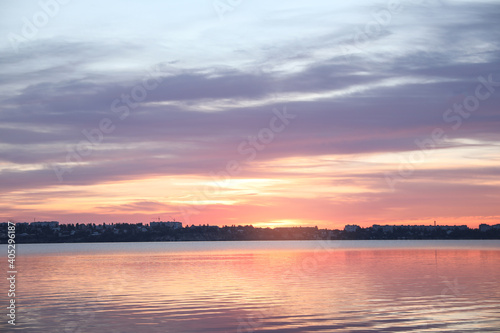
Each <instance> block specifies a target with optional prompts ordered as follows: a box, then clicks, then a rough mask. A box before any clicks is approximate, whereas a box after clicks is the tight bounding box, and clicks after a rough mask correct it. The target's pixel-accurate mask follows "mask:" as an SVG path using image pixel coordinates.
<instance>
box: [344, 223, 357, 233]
mask: <svg viewBox="0 0 500 333" xmlns="http://www.w3.org/2000/svg"><path fill="white" fill-rule="evenodd" d="M359 229H360V227H359V225H355V224H352V225H351V224H348V225H346V226H345V227H344V231H346V232H356V231H358V230H359Z"/></svg>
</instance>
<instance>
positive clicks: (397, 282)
mask: <svg viewBox="0 0 500 333" xmlns="http://www.w3.org/2000/svg"><path fill="white" fill-rule="evenodd" d="M17 250H18V253H17V270H18V280H17V286H16V288H17V290H16V296H17V303H18V308H17V310H18V312H17V325H16V328H13V327H12V326H11V325H8V324H7V316H5V313H6V310H4V311H3V312H2V313H3V314H4V315H3V316H2V317H3V319H2V321H1V322H0V331H1V332H9V331H23V332H111V333H114V332H175V333H177V332H500V242H499V241H368V242H366V241H285V242H279V241H275V242H192V243H191V242H186V243H113V244H38V245H36V244H32V245H31V244H30V245H19V246H18V249H17ZM0 251H2V253H4V254H5V255H3V256H2V257H3V258H4V259H3V260H2V261H3V262H2V263H1V265H0V268H1V269H2V270H3V271H4V272H6V271H7V262H6V261H7V259H6V253H7V248H6V246H5V245H2V246H0ZM0 288H2V290H4V291H5V292H3V291H2V292H1V296H0V301H1V304H3V305H7V301H8V300H7V298H6V296H7V295H6V294H7V293H6V291H7V290H8V286H7V284H6V282H5V281H2V282H1V283H0ZM4 309H5V307H4Z"/></svg>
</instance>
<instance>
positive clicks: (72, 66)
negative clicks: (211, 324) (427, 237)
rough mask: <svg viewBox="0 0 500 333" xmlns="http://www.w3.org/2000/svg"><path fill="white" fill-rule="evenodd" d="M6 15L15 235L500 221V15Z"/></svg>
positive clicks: (145, 7)
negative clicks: (63, 226)
mask: <svg viewBox="0 0 500 333" xmlns="http://www.w3.org/2000/svg"><path fill="white" fill-rule="evenodd" d="M0 8H1V10H0V220H3V221H7V220H16V221H28V222H29V221H34V220H36V221H45V220H49V221H51V220H56V221H60V222H61V223H102V222H106V223H120V222H127V223H137V222H143V223H148V222H150V221H153V220H157V219H158V218H160V219H161V220H163V221H167V220H174V219H175V220H176V221H181V222H183V223H184V225H186V224H188V225H191V224H195V225H198V224H210V225H220V226H222V225H247V224H252V225H254V226H258V227H279V226H286V227H288V226H318V227H320V228H343V226H344V225H345V224H357V225H360V226H363V227H365V226H371V225H372V224H427V225H429V224H433V223H434V221H437V223H438V224H444V225H463V224H467V225H469V226H470V227H477V226H478V225H479V224H480V223H488V224H496V223H500V205H499V204H498V203H499V202H500V177H499V176H500V150H499V148H500V130H499V129H500V67H499V65H500V53H499V51H500V20H499V19H498V18H499V17H500V1H458V0H456V1H452V0H439V1H426V0H401V1H397V0H391V1H364V0H361V1H351V2H347V1H342V2H340V1H326V0H323V1H320V0H308V1H298V0H287V1H264V0H252V1H248V0H186V1H172V0H170V1H141V2H139V1H117V0H110V1H106V2H102V1H94V0H89V1H77V0H72V1H69V0H41V1H39V2H38V1H4V2H2V4H1V5H0Z"/></svg>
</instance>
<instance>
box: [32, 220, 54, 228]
mask: <svg viewBox="0 0 500 333" xmlns="http://www.w3.org/2000/svg"><path fill="white" fill-rule="evenodd" d="M30 226H32V227H49V228H50V229H56V228H58V227H59V222H57V221H50V222H48V221H44V222H31V223H30Z"/></svg>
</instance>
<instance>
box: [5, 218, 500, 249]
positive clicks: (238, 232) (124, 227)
mask: <svg viewBox="0 0 500 333" xmlns="http://www.w3.org/2000/svg"><path fill="white" fill-rule="evenodd" d="M4 224H5V227H4V226H3V225H4ZM7 224H8V223H0V226H1V227H0V244H7V242H8V241H9V239H10V238H13V237H15V238H14V239H15V243H16V244H41V243H116V242H124V243H130V242H183V241H184V242H199V241H279V240H281V241H283V240H288V241H291V240H491V239H500V225H495V226H489V225H485V224H482V225H480V227H479V228H477V229H471V228H468V227H467V226H439V225H437V226H397V225H392V226H388V225H387V226H379V225H373V226H371V227H367V228H362V227H359V226H357V225H346V226H345V229H344V230H338V229H333V230H331V229H319V228H317V227H291V228H274V229H271V228H256V227H253V226H251V225H247V226H234V225H233V226H224V227H218V226H210V225H199V226H194V225H192V226H185V227H182V223H180V222H154V223H153V222H152V223H151V224H150V225H143V224H142V223H140V224H128V223H120V224H102V225H96V224H90V223H89V224H76V225H75V224H59V222H57V221H51V222H33V223H15V224H14V223H12V222H10V224H9V226H7ZM8 228H10V229H8ZM12 234H14V235H12Z"/></svg>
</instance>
